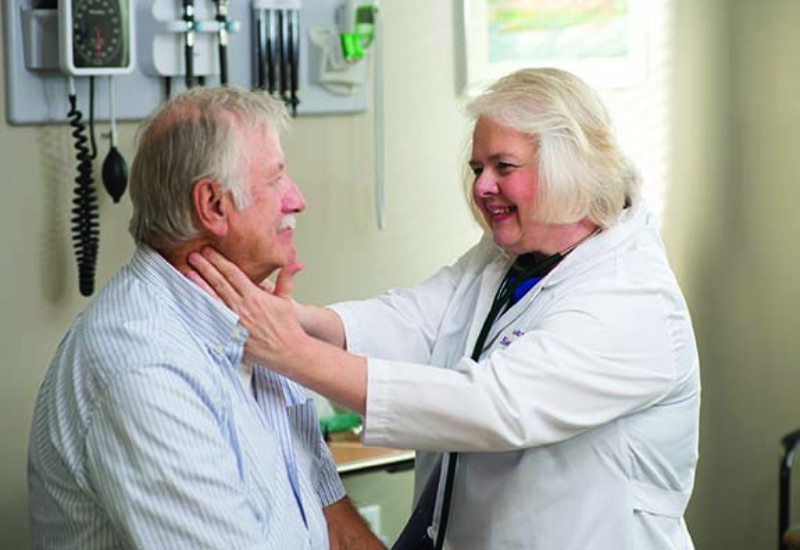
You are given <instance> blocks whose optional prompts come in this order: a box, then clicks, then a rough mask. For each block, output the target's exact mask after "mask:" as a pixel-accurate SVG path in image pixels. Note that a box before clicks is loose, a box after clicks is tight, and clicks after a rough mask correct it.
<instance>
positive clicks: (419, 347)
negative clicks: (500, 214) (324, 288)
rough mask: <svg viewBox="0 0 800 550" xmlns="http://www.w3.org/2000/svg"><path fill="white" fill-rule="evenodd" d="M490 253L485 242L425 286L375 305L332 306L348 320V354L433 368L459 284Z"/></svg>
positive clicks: (381, 299) (400, 292)
mask: <svg viewBox="0 0 800 550" xmlns="http://www.w3.org/2000/svg"><path fill="white" fill-rule="evenodd" d="M486 251H487V245H486V243H484V242H482V243H479V244H478V245H476V246H475V247H473V248H472V249H471V250H470V251H469V252H467V253H466V254H465V255H464V256H462V257H461V258H460V259H459V260H458V261H457V262H456V263H455V264H453V265H451V266H448V267H445V268H443V269H441V270H439V271H438V272H437V273H436V274H435V275H433V276H432V277H430V278H429V279H427V280H426V281H425V282H423V283H422V284H420V285H417V286H414V287H410V288H404V289H398V290H391V291H389V292H387V293H386V294H384V295H382V296H380V297H378V298H374V299H371V300H360V301H352V302H342V303H339V304H334V305H332V306H329V307H330V308H331V309H333V310H334V311H335V312H336V313H337V314H338V315H339V317H340V318H341V320H342V323H343V325H344V328H345V336H346V340H347V349H348V351H350V352H352V353H358V354H361V355H367V356H370V357H382V358H385V359H394V360H400V361H412V362H416V363H428V362H429V361H430V358H431V350H432V348H433V344H434V342H435V340H436V338H437V336H438V334H439V329H440V326H441V323H442V319H443V317H444V315H445V311H446V310H447V306H448V304H449V303H450V300H451V298H452V296H453V293H454V291H455V289H456V285H457V284H458V282H459V280H460V279H461V278H463V276H464V273H465V272H467V271H468V270H469V267H468V266H469V264H470V263H474V262H475V261H476V260H477V258H476V256H478V255H481V254H486Z"/></svg>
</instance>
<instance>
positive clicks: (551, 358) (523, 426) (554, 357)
mask: <svg viewBox="0 0 800 550" xmlns="http://www.w3.org/2000/svg"><path fill="white" fill-rule="evenodd" d="M679 317H680V312H670V313H669V314H667V312H665V310H664V302H663V301H662V299H661V298H660V296H659V295H658V294H657V293H649V294H648V293H645V292H628V291H620V292H615V291H607V290H604V289H598V290H595V291H592V292H588V293H583V294H577V293H576V294H575V295H573V296H571V297H570V298H569V299H567V300H565V301H564V302H563V303H562V304H561V306H560V307H558V308H556V309H554V311H553V312H551V313H550V314H548V315H546V316H545V318H544V319H541V320H540V321H539V322H537V323H536V326H534V327H526V328H528V331H527V332H526V333H525V334H524V335H522V336H520V337H519V338H517V339H516V340H515V341H513V342H512V343H511V344H510V345H508V346H507V347H503V346H497V345H496V347H495V349H494V350H493V351H491V352H490V353H489V354H488V356H486V357H485V358H484V359H482V360H481V361H480V362H479V363H478V362H475V361H472V360H471V359H469V358H467V357H464V358H462V359H461V360H460V361H458V363H457V364H455V365H454V366H453V368H451V369H441V368H436V369H431V368H429V367H427V366H426V365H420V364H413V363H405V364H401V363H398V362H393V361H386V360H377V359H375V360H373V359H370V360H369V364H368V389H367V417H368V418H369V422H368V423H367V428H366V435H365V442H366V443H368V444H370V445H382V446H391V447H410V448H416V449H422V450H454V451H478V452H480V451H483V452H498V451H506V450H512V449H520V448H528V447H535V446H540V445H547V444H551V443H557V442H559V441H563V440H565V439H567V438H569V437H572V436H575V435H577V434H580V433H582V432H585V431H587V430H590V429H592V428H595V427H597V426H600V425H602V424H605V423H608V422H610V421H612V420H614V419H616V418H619V417H621V416H623V415H626V414H629V413H632V412H635V411H638V410H641V409H643V408H646V407H648V406H650V405H652V404H653V403H655V402H656V401H658V400H659V399H661V398H663V397H664V396H665V394H666V393H667V392H668V391H669V390H670V388H671V387H673V385H674V384H675V381H676V357H677V356H678V355H679V350H677V349H676V346H677V347H680V342H679V340H680V338H675V333H676V331H675V330H674V325H673V324H670V318H674V320H675V323H677V324H680V319H679ZM420 419H423V420H422V421H420Z"/></svg>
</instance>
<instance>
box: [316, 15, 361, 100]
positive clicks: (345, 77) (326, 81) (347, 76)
mask: <svg viewBox="0 0 800 550" xmlns="http://www.w3.org/2000/svg"><path fill="white" fill-rule="evenodd" d="M339 40H340V39H339V31H338V29H336V28H335V27H317V28H315V29H311V31H310V32H309V41H310V42H311V70H312V78H313V80H314V81H315V82H316V83H318V84H319V85H321V86H323V87H324V88H325V89H327V90H328V91H329V92H331V93H334V94H337V95H340V96H349V95H353V94H355V93H356V92H357V91H358V90H359V89H360V88H361V87H362V86H364V85H365V84H366V82H367V63H366V59H367V58H366V56H365V57H363V58H361V59H359V60H358V61H356V62H351V61H347V60H346V59H345V58H344V56H343V55H342V46H341V44H340V42H339Z"/></svg>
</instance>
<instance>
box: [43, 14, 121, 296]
mask: <svg viewBox="0 0 800 550" xmlns="http://www.w3.org/2000/svg"><path fill="white" fill-rule="evenodd" d="M131 1H132V0H60V3H59V6H58V38H59V40H58V41H59V62H60V66H61V69H62V70H63V71H64V72H65V73H67V74H68V75H69V76H68V77H67V78H68V79H69V105H70V110H69V112H68V113H67V117H68V118H69V123H70V126H71V127H72V136H73V137H74V139H75V150H76V152H77V154H76V159H77V161H78V174H77V176H76V177H75V198H74V200H73V209H72V219H71V221H72V239H73V246H74V247H75V256H76V259H77V262H78V287H79V290H80V292H81V294H83V295H84V296H89V295H91V294H92V293H93V292H94V276H95V271H96V269H97V254H98V248H99V240H100V229H99V224H98V208H97V194H96V192H95V185H94V159H95V158H96V157H97V142H96V140H95V134H94V101H95V98H94V88H95V83H94V78H95V77H96V76H107V77H108V78H109V86H108V90H109V113H110V116H109V118H110V121H111V131H110V133H109V141H110V146H109V150H108V154H107V156H106V158H105V160H104V161H103V168H102V178H103V185H104V186H105V189H106V191H108V193H109V194H110V195H111V197H112V199H113V200H114V202H118V201H119V199H120V198H121V197H122V194H123V193H124V192H125V187H126V186H127V180H128V167H127V165H126V163H125V159H124V158H123V157H122V155H121V154H120V153H119V151H118V150H117V129H116V116H115V103H116V102H115V97H114V86H113V81H112V80H111V78H112V76H113V75H116V74H125V73H130V72H131V71H132V70H133V67H134V48H133V37H134V33H133V29H134V27H133V21H134V20H133V17H132V16H131V5H130V2H131ZM76 76H77V77H84V76H85V77H88V78H89V98H88V102H89V126H88V132H89V135H88V137H87V135H86V132H87V126H86V123H85V122H84V118H83V113H82V112H81V111H80V110H78V97H77V92H76V90H75V82H74V80H73V77H76Z"/></svg>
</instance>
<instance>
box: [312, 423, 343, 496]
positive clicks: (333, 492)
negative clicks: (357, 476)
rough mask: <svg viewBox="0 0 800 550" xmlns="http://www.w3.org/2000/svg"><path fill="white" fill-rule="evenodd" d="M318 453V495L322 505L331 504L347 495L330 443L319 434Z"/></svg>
mask: <svg viewBox="0 0 800 550" xmlns="http://www.w3.org/2000/svg"><path fill="white" fill-rule="evenodd" d="M317 448H318V453H317V463H318V464H319V481H318V483H317V495H318V496H319V500H320V502H321V503H322V507H323V508H325V507H326V506H330V505H331V504H334V503H335V502H338V501H340V500H342V499H343V498H344V497H345V494H346V493H345V490H344V485H342V480H341V478H340V477H339V472H337V471H336V463H335V462H334V461H333V454H331V450H330V448H329V447H328V444H327V443H325V441H324V440H323V438H322V435H321V434H320V435H319V445H318V447H317Z"/></svg>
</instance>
